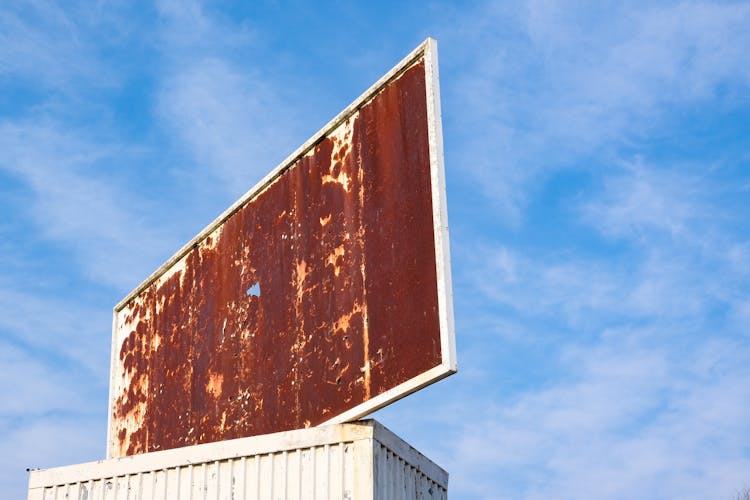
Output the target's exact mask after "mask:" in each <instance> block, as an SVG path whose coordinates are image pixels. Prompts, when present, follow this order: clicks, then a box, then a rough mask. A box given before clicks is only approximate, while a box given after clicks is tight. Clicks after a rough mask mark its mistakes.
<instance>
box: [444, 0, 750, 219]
mask: <svg viewBox="0 0 750 500" xmlns="http://www.w3.org/2000/svg"><path fill="white" fill-rule="evenodd" d="M631 7H632V6H629V5H625V4H613V3H611V2H610V3H606V4H597V5H593V4H579V3H574V2H567V3H565V2H564V3H550V2H526V3H523V4H521V5H520V6H516V7H510V6H508V5H503V6H497V5H491V6H488V5H484V6H482V7H481V8H477V9H476V10H475V11H474V12H473V13H472V14H471V15H469V16H466V17H464V18H463V19H461V22H460V23H458V24H457V25H456V27H455V29H452V30H447V34H448V37H451V36H453V37H455V42H456V43H458V41H459V40H466V41H469V43H468V44H466V45H463V46H464V47H465V48H466V50H467V53H465V54H463V57H462V58H461V59H460V61H461V62H460V64H458V65H457V67H455V68H452V69H453V71H454V72H456V73H457V75H459V76H458V79H457V83H456V84H454V85H453V86H446V95H448V96H449V98H448V99H447V100H448V101H449V102H454V103H455V104H454V106H455V108H456V112H455V113H454V115H455V116H457V117H464V119H463V121H462V120H459V121H458V122H457V123H456V133H457V134H460V135H461V136H462V137H461V139H462V140H465V142H464V146H463V147H461V148H460V152H459V153H458V154H456V155H455V158H454V159H453V163H455V164H456V165H458V164H460V165H461V166H462V168H463V169H465V171H468V172H470V173H471V174H473V175H474V176H476V178H477V179H478V180H479V183H480V185H481V186H482V189H483V190H484V191H485V193H486V195H487V196H488V197H489V198H490V199H491V200H492V201H493V203H494V204H495V206H496V207H497V208H499V209H500V210H502V213H504V214H505V216H506V220H507V221H509V222H512V223H516V224H517V223H518V222H519V221H520V220H521V219H522V215H523V214H522V210H523V209H524V208H525V207H526V206H527V205H528V203H529V199H530V197H533V196H535V195H536V194H538V192H539V191H540V190H541V187H542V186H543V185H544V182H545V180H546V179H547V178H548V176H549V173H550V172H552V171H557V170H559V169H561V168H568V167H570V166H571V162H572V161H573V160H574V159H575V160H576V164H577V168H582V165H581V162H579V161H578V160H579V159H580V158H581V156H583V157H589V158H590V159H589V162H590V164H591V168H595V169H601V168H602V167H606V166H607V165H606V163H608V162H612V161H613V160H614V161H615V162H616V161H618V150H619V148H622V147H631V148H632V147H633V146H634V145H637V144H639V142H640V141H642V140H644V139H645V138H647V137H648V136H649V134H651V133H653V132H654V131H655V130H658V128H659V126H660V124H661V123H662V121H663V119H664V118H665V116H667V113H669V112H671V111H672V110H673V109H674V108H675V106H680V105H685V104H688V103H695V102H702V100H705V99H708V98H726V99H733V97H732V93H731V92H730V93H728V94H727V95H724V93H725V89H727V88H730V89H731V88H736V89H742V88H746V86H747V85H748V83H750V73H749V72H748V70H747V69H746V68H748V67H750V62H749V60H748V57H749V56H748V54H747V53H746V52H744V51H743V50H742V47H744V46H746V45H748V44H750V35H748V32H747V30H746V29H745V28H744V26H745V25H747V23H748V22H749V21H750V6H748V5H747V4H746V3H723V4H716V3H701V2H685V3H682V4H679V5H677V6H675V5H660V4H658V5H647V6H643V5H642V6H640V7H639V8H637V9H633V8H631ZM509 25H515V26H516V28H514V29H509V28H508V26H509ZM497 26H503V28H502V29H497V28H496V27H497ZM449 40H450V38H449ZM488 47H492V48H493V49H492V50H487V48H488ZM743 62H744V63H745V64H743ZM738 92H740V94H739V95H741V91H739V90H738ZM719 94H721V95H719ZM447 109H450V105H449V106H448V107H447ZM458 110H462V112H458ZM594 154H597V155H599V156H598V158H597V159H596V160H594V159H593V158H592V157H591V155H594ZM602 160H603V161H604V162H605V164H604V165H602Z"/></svg>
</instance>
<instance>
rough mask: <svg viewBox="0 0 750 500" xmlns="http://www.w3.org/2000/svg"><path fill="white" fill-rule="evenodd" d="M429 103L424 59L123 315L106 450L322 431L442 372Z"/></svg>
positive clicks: (120, 312) (189, 254)
mask: <svg viewBox="0 0 750 500" xmlns="http://www.w3.org/2000/svg"><path fill="white" fill-rule="evenodd" d="M426 109H427V105H426V87H425V67H424V62H418V63H417V64H415V65H413V66H411V67H410V68H409V69H407V70H405V71H404V72H403V73H402V74H401V75H400V76H399V77H398V78H397V79H395V80H394V81H393V82H392V83H391V84H389V85H388V86H386V87H385V88H384V89H383V90H382V91H380V92H379V93H378V94H377V95H375V96H374V97H373V98H372V99H371V100H370V101H368V102H367V103H366V104H364V105H363V106H362V107H361V108H359V110H358V111H357V112H355V113H354V114H353V115H351V116H350V117H349V118H348V119H347V120H345V121H344V122H342V123H341V124H340V125H339V126H338V127H337V128H335V129H334V130H333V131H331V133H329V134H328V135H327V136H326V137H324V138H323V139H321V140H320V141H319V142H317V143H316V144H315V145H314V147H312V148H311V149H310V150H309V151H307V152H306V153H305V155H303V156H301V157H299V158H298V159H297V160H296V161H295V162H294V163H293V164H291V166H290V167H289V168H287V169H286V170H285V171H284V172H283V173H281V174H280V175H279V176H277V177H276V178H275V179H274V180H273V181H272V182H271V183H270V184H269V185H267V186H264V187H263V188H262V189H261V190H259V191H258V193H256V194H255V195H254V196H253V197H251V198H250V199H249V200H247V201H246V202H245V203H243V204H242V205H241V206H239V207H238V208H237V210H236V211H234V212H233V213H232V214H231V215H230V216H229V217H228V218H227V219H226V220H224V222H223V223H222V224H221V226H219V227H217V228H216V229H215V230H214V231H212V232H211V233H210V234H208V235H207V236H206V237H205V238H204V239H203V240H202V241H200V242H199V243H198V244H196V245H195V246H194V247H192V248H190V249H189V251H188V252H187V253H186V254H185V255H184V256H183V257H181V258H180V259H179V260H177V261H176V262H174V264H173V265H172V266H171V267H170V268H169V269H167V270H166V271H165V272H163V273H162V274H161V275H160V276H158V278H156V279H155V280H154V281H153V282H152V283H151V284H150V285H149V286H148V287H146V288H145V289H143V290H142V291H141V292H140V293H138V294H137V295H135V296H134V297H133V298H132V299H131V300H129V301H128V302H127V303H125V304H124V306H123V307H122V308H121V309H120V310H118V311H117V312H116V317H115V323H114V324H115V339H116V342H115V357H114V366H113V381H114V386H113V408H112V409H111V411H112V420H111V429H110V436H111V442H110V450H111V454H112V455H113V456H124V455H133V454H136V453H142V452H147V451H154V450H160V449H169V448H175V447H179V446H187V445H193V444H199V443H205V442H210V441H217V440H224V439H231V438H237V437H245V436H251V435H257V434H266V433H270V432H276V431H282V430H290V429H295V428H301V427H309V426H311V425H318V424H320V423H321V422H323V421H325V420H327V419H329V418H331V416H333V415H339V414H341V413H343V412H344V411H346V410H348V409H351V408H352V407H354V406H355V405H357V404H360V403H362V402H364V401H366V400H369V399H370V398H372V397H374V396H377V395H378V394H382V393H383V392H385V391H387V390H389V389H391V388H393V387H395V386H397V385H399V384H401V383H403V382H405V381H407V380H409V379H411V378H413V377H415V376H417V375H419V374H421V373H423V372H425V371H426V370H429V369H431V368H433V367H435V366H437V365H439V364H440V363H441V351H440V331H439V330H440V328H439V319H438V298H437V291H436V285H435V283H436V279H437V278H436V262H435V251H434V233H433V219H432V198H431V191H430V186H431V184H430V162H429V146H428V136H427V135H428V134H427V126H426V121H427V111H426ZM256 287H257V288H256ZM251 291H252V293H251ZM371 353H374V357H375V359H371V357H370V356H371Z"/></svg>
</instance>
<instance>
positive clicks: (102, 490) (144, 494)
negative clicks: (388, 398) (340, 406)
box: [28, 421, 448, 500]
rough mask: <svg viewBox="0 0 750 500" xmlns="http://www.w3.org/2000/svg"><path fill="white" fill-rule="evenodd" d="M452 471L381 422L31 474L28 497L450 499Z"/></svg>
mask: <svg viewBox="0 0 750 500" xmlns="http://www.w3.org/2000/svg"><path fill="white" fill-rule="evenodd" d="M447 489H448V474H447V473H446V472H445V471H444V470H443V469H441V468H440V467H438V466H437V465H436V464H435V463H434V462H432V461H431V460H429V459H428V458H427V457H425V456H424V455H422V454H421V453H419V452H417V451H416V450H414V449H413V448H412V447H410V446H409V445H408V444H407V443H406V442H404V441H403V440H401V439H400V438H399V437H398V436H396V435H395V434H393V433H391V432H390V431H388V429H386V428H384V427H383V426H381V425H380V424H378V423H377V422H374V421H369V422H361V423H357V424H340V425H335V426H326V427H320V428H316V429H302V430H295V431H290V432H285V433H280V434H274V435H271V436H260V437H252V438H248V439H240V440H235V441H229V442H225V443H210V444H207V445H201V446H193V447H189V448H184V449H179V450H168V451H162V452H156V453H148V454H143V455H139V456H136V457H127V458H120V459H110V460H102V461H99V462H90V463H84V464H78V465H70V466H67V467H60V468H55V469H47V470H36V471H32V472H31V474H30V477H29V490H28V499H29V500H47V499H49V500H53V499H65V498H69V499H73V498H77V499H83V498H85V499H87V500H104V499H122V500H126V499H133V498H138V499H147V498H148V499H154V500H156V499H164V500H166V499H184V498H212V499H213V498H217V499H218V498H222V499H229V498H237V499H240V498H241V499H253V500H272V499H276V498H284V499H288V500H296V499H299V500H302V499H314V498H318V499H325V500H332V499H340V500H345V499H349V500H351V499H357V500H381V499H382V500H400V499H404V500H413V499H415V498H425V499H430V498H431V499H445V498H447Z"/></svg>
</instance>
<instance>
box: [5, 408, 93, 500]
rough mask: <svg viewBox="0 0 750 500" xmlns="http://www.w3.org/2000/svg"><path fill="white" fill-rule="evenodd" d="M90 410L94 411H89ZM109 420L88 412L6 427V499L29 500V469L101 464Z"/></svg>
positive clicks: (53, 416) (49, 417) (46, 417)
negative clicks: (92, 462) (27, 499)
mask: <svg viewBox="0 0 750 500" xmlns="http://www.w3.org/2000/svg"><path fill="white" fill-rule="evenodd" d="M86 409H87V410H90V408H86ZM105 422H106V420H105V419H103V418H102V416H101V415H93V414H92V412H90V411H85V412H84V413H83V414H82V415H75V416H55V415H48V416H45V417H44V418H40V419H36V420H32V421H26V422H23V423H21V424H20V425H18V424H15V425H9V426H4V427H5V428H3V429H2V432H0V449H2V450H4V453H2V454H0V483H1V484H2V485H3V495H4V496H5V497H6V498H25V497H26V494H27V486H28V473H27V472H26V469H27V468H47V467H56V466H61V465H70V464H76V463H81V462H91V461H94V460H101V459H102V458H103V457H104V454H105V447H104V443H105V441H106V429H105V427H106V423H105Z"/></svg>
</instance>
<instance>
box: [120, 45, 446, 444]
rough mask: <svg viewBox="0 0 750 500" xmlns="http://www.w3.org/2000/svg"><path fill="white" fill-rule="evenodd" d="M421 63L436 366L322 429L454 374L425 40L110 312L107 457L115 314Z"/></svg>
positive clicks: (435, 97)
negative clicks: (435, 290)
mask: <svg viewBox="0 0 750 500" xmlns="http://www.w3.org/2000/svg"><path fill="white" fill-rule="evenodd" d="M421 58H424V61H425V72H426V74H425V82H426V85H425V86H426V88H427V124H428V137H429V151H430V177H431V188H432V210H433V232H434V235H435V261H436V266H437V285H438V308H439V322H440V343H441V349H442V352H441V357H442V362H441V364H440V365H438V366H435V367H434V368H431V369H430V370H428V371H426V372H424V373H422V374H420V375H418V376H416V377H414V378H412V379H410V380H408V381H406V382H404V383H402V384H400V385H398V386H396V387H394V388H392V389H390V390H388V391H386V392H384V393H382V394H379V395H377V396H375V397H374V398H372V399H370V400H368V401H366V402H364V403H361V404H359V405H357V406H355V407H354V408H351V409H350V410H348V411H346V412H344V413H341V414H340V415H338V416H336V417H334V418H332V419H330V420H327V421H326V422H324V423H323V424H322V425H325V424H335V423H342V422H348V421H352V420H356V419H358V418H361V417H363V416H365V415H367V414H368V413H371V412H373V411H375V410H377V409H379V408H382V407H383V406H385V405H387V404H389V403H392V402H394V401H396V400H398V399H401V398H402V397H404V396H407V395H409V394H411V393H413V392H415V391H417V390H419V389H421V388H423V387H425V386H427V385H429V384H431V383H433V382H436V381H438V380H440V379H442V378H445V377H447V376H448V375H451V374H453V373H455V372H456V371H457V369H458V364H457V359H456V338H455V327H454V320H453V290H452V285H451V271H450V248H449V238H448V211H447V203H446V190H445V163H444V155H443V131H442V123H441V111H440V84H439V75H438V52H437V41H436V40H435V39H433V38H427V39H426V40H425V41H424V42H423V43H422V44H420V45H419V46H418V47H417V48H416V49H414V50H413V51H412V52H411V53H410V54H409V55H407V56H406V57H405V58H404V59H402V60H401V61H400V62H399V63H398V64H397V65H396V66H394V67H393V68H392V69H391V70H390V71H388V72H387V73H386V74H385V75H383V77H381V78H380V79H379V80H378V81H377V82H376V83H375V84H373V85H372V86H371V87H370V88H369V89H367V90H366V91H365V92H364V93H362V94H361V95H360V96H359V97H358V98H357V99H355V100H354V101H353V102H352V103H351V104H350V105H349V106H347V107H346V108H344V110H343V111H341V112H340V113H339V114H338V115H336V117H335V118H333V119H332V120H331V121H329V122H328V123H327V124H326V125H325V126H323V128H321V129H320V130H318V132H316V133H315V134H314V135H313V136H312V137H310V139H308V140H307V141H306V142H305V143H304V144H303V145H302V146H300V147H299V148H297V150H296V151H294V152H293V153H292V154H291V155H289V156H288V157H287V158H286V159H285V160H284V161H282V162H281V163H280V164H279V165H278V166H277V167H276V168H274V169H273V170H272V171H271V172H269V173H268V174H267V175H266V176H265V177H264V178H263V179H261V180H260V182H258V183H257V184H256V185H255V186H253V187H252V188H251V189H250V190H249V191H247V192H246V193H245V194H244V195H242V196H241V197H240V198H239V199H238V200H237V201H236V202H234V203H233V204H232V205H231V206H230V207H229V208H227V209H226V210H225V211H224V212H223V213H222V214H221V215H219V217H217V218H216V219H215V220H214V221H213V222H211V223H210V224H209V225H208V226H206V227H205V228H204V229H203V230H202V231H201V232H200V233H198V234H197V235H196V236H195V237H194V238H193V239H191V240H190V241H189V242H188V243H186V244H185V245H184V246H183V247H182V248H181V249H180V250H178V251H177V252H176V253H175V254H174V255H173V256H172V257H170V258H169V259H168V260H167V261H166V262H165V263H164V264H162V265H161V266H160V267H159V268H158V269H157V270H156V271H154V272H153V273H152V274H151V275H150V276H149V277H148V278H146V280H145V281H143V282H142V283H141V284H140V285H139V286H138V287H137V288H135V289H134V290H133V291H132V292H130V293H129V294H128V295H127V296H126V297H125V298H124V299H122V300H121V301H120V302H119V303H118V304H117V305H116V306H115V307H114V318H113V322H112V351H111V365H110V367H111V368H110V371H111V373H110V393H109V416H108V422H107V456H108V457H111V456H112V454H111V453H110V451H111V450H110V444H111V437H112V436H111V432H112V408H113V403H114V401H113V398H114V394H113V386H114V376H115V371H114V368H115V363H116V361H117V357H116V355H117V350H118V347H119V345H118V342H117V340H118V339H117V328H116V326H117V325H116V320H117V313H118V312H119V311H121V310H122V309H123V308H124V307H125V306H126V305H127V304H128V303H129V302H130V301H131V300H132V299H133V298H135V297H136V296H137V295H138V294H140V293H141V292H142V291H143V290H144V289H146V288H147V287H148V286H150V285H151V284H152V283H153V282H154V281H156V280H157V279H159V277H160V276H162V275H163V274H164V273H165V272H166V271H167V270H169V269H170V268H171V267H172V266H173V265H174V264H176V263H177V262H178V261H179V260H180V259H181V258H182V257H184V256H185V255H186V254H187V253H188V252H189V251H190V250H191V249H192V248H193V247H195V246H196V245H198V244H199V243H200V242H201V241H203V240H204V239H205V238H206V237H207V236H208V235H209V234H211V233H212V232H213V231H214V230H215V229H216V228H217V227H219V226H220V225H221V224H222V223H224V221H226V220H227V219H228V218H229V217H231V216H232V214H234V213H235V212H236V211H238V210H239V209H240V208H241V207H242V206H243V205H245V204H246V203H247V202H248V201H250V200H252V199H253V198H254V197H255V196H257V195H258V194H260V193H261V192H263V191H264V190H265V189H266V188H267V187H268V186H269V185H271V184H272V183H273V182H274V180H275V179H276V178H277V177H279V176H280V175H281V174H283V173H284V172H285V171H286V170H287V169H288V168H289V167H291V166H292V165H293V164H294V163H295V162H296V161H297V160H298V159H299V158H300V157H302V156H304V155H305V154H306V153H307V152H308V151H309V150H310V149H311V148H313V147H314V146H315V144H316V143H317V142H318V141H320V140H321V139H322V138H323V137H325V136H326V135H328V134H329V133H330V132H331V131H333V130H334V129H335V128H336V127H338V126H339V125H340V124H341V123H343V122H344V121H346V120H347V119H348V118H349V117H350V116H351V115H353V114H354V113H356V112H357V111H358V110H359V109H360V108H361V107H362V106H364V105H365V104H366V103H367V102H368V101H370V100H371V99H372V98H373V97H374V96H375V95H377V94H378V93H379V92H380V91H381V90H382V89H383V88H384V87H385V86H386V85H387V84H388V83H390V82H391V81H392V80H394V79H396V78H398V77H399V76H400V75H401V74H402V73H403V72H404V71H406V70H407V69H408V68H410V67H411V66H413V65H414V64H415V63H417V62H418V61H419V60H420V59H421Z"/></svg>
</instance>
